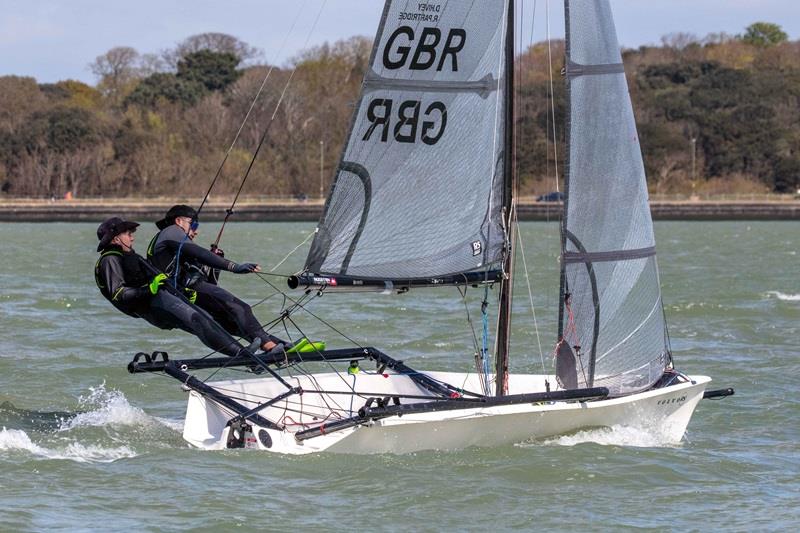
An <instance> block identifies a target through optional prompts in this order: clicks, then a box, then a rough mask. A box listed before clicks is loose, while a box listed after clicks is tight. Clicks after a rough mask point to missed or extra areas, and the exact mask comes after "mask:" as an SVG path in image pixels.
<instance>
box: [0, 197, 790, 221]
mask: <svg viewBox="0 0 800 533" xmlns="http://www.w3.org/2000/svg"><path fill="white" fill-rule="evenodd" d="M183 201H186V200H183ZM177 202H178V201H173V200H170V201H163V200H158V201H152V202H150V201H144V200H134V201H125V200H110V201H98V200H89V201H78V200H71V201H68V200H55V201H46V200H41V201H39V200H36V201H9V200H5V201H0V222H100V221H102V220H104V219H106V218H108V217H111V216H122V217H124V218H127V219H131V220H141V221H154V220H157V219H159V218H161V217H162V216H164V213H165V212H166V211H167V209H169V207H170V206H171V205H173V204H174V203H177ZM188 203H194V202H188ZM195 205H196V203H195ZM228 207H229V205H228V204H224V205H223V204H216V203H210V204H207V205H206V206H205V207H204V208H203V211H202V216H201V218H202V220H204V221H218V220H222V219H223V218H224V217H225V213H226V210H227V209H228ZM322 207H323V206H322V203H320V202H313V201H309V202H300V201H285V202H279V203H274V202H268V203H267V202H264V203H244V204H241V205H238V206H237V207H236V208H235V209H234V214H233V216H232V220H237V221H258V222H301V221H302V222H316V221H318V220H319V218H320V215H321V214H322ZM561 209H562V207H561V204H559V203H548V202H535V203H521V204H519V205H518V213H519V219H520V220H540V221H556V220H559V219H560V216H561ZM650 209H651V211H652V213H653V218H654V219H655V220H800V200H798V201H783V202H709V201H687V202H651V204H650Z"/></svg>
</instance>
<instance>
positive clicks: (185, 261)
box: [147, 205, 291, 352]
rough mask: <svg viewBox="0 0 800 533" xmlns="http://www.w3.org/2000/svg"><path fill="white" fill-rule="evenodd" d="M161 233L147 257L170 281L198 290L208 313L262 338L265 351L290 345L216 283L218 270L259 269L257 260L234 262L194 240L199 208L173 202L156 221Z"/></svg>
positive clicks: (233, 330) (240, 332) (234, 331)
mask: <svg viewBox="0 0 800 533" xmlns="http://www.w3.org/2000/svg"><path fill="white" fill-rule="evenodd" d="M156 226H157V227H158V229H159V230H161V231H159V233H157V234H156V236H155V237H153V240H152V241H150V245H149V246H148V247H147V259H148V261H150V263H151V264H152V265H153V266H155V267H156V268H157V269H158V270H160V271H161V272H164V273H165V274H167V275H168V276H169V278H170V279H169V281H168V283H172V284H173V286H175V287H177V288H179V289H191V290H194V291H197V301H196V302H195V304H196V305H197V306H199V307H201V308H202V309H204V310H205V311H207V312H208V313H209V314H211V316H212V317H214V319H215V320H216V321H217V322H218V323H219V324H220V325H221V326H222V327H224V328H225V330H226V331H227V332H228V333H230V334H231V335H235V336H241V337H244V338H245V339H247V340H248V341H250V342H253V341H254V340H255V339H257V338H258V339H261V340H262V345H261V348H262V349H263V350H264V351H267V352H270V351H273V350H274V351H276V352H277V351H280V350H283V349H290V348H291V345H284V344H283V343H282V341H281V340H280V339H278V338H277V337H274V336H272V335H270V334H269V333H267V332H266V331H265V330H264V328H263V327H262V326H261V323H260V322H259V321H258V319H256V317H255V316H254V315H253V310H252V309H251V307H250V306H249V305H248V304H247V303H246V302H244V301H242V300H240V299H239V298H237V297H236V296H234V295H233V294H231V293H230V292H228V291H226V290H225V289H223V288H222V287H219V286H218V285H217V284H216V283H217V279H218V275H219V271H222V270H225V271H229V272H233V273H235V274H248V273H251V272H260V271H261V268H260V267H259V265H257V264H255V263H235V262H233V261H229V260H228V259H225V258H224V254H223V253H222V250H220V249H219V248H217V249H216V250H215V251H214V252H211V251H209V250H206V249H205V248H202V247H201V246H199V245H197V244H195V243H194V242H193V240H194V238H195V236H196V235H197V228H198V226H199V221H198V219H197V211H195V210H194V208H192V207H190V206H188V205H174V206H172V207H171V208H170V209H169V211H167V214H166V215H164V218H162V219H161V220H159V221H158V222H156Z"/></svg>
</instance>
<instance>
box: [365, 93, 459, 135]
mask: <svg viewBox="0 0 800 533" xmlns="http://www.w3.org/2000/svg"><path fill="white" fill-rule="evenodd" d="M394 106H395V102H394V100H392V99H391V98H375V99H374V100H372V101H371V102H370V103H369V106H368V107H367V120H368V121H369V122H370V123H371V124H370V126H369V129H367V133H365V134H364V138H363V139H362V140H363V141H368V140H369V139H370V137H372V135H373V134H374V133H375V131H376V130H377V129H378V128H381V130H380V139H381V142H386V141H388V140H389V130H390V129H392V128H391V124H390V123H391V122H392V109H393V108H394ZM396 109H397V116H396V117H395V121H394V128H393V132H392V133H393V136H394V139H395V140H396V141H397V142H401V143H415V142H417V135H418V134H419V139H420V140H421V141H422V142H424V143H425V144H427V145H429V146H433V145H434V144H436V143H437V142H439V139H441V138H442V135H444V130H445V128H446V127H447V107H446V106H445V105H444V104H443V103H442V102H433V103H431V104H430V105H429V106H428V107H426V108H425V111H424V112H422V113H421V111H422V102H420V101H419V100H405V101H403V102H400V103H399V104H398V105H397V108H396ZM420 114H421V115H422V116H421V117H420ZM420 118H422V119H423V120H422V124H420Z"/></svg>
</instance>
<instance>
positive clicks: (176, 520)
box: [0, 222, 800, 531]
mask: <svg viewBox="0 0 800 533" xmlns="http://www.w3.org/2000/svg"><path fill="white" fill-rule="evenodd" d="M218 227H219V226H218V225H215V224H213V223H212V224H203V225H201V228H200V230H201V235H200V237H199V238H198V240H199V241H200V242H201V243H205V244H208V242H210V241H212V240H213V238H214V236H215V235H216V231H217V230H218ZM95 229H96V224H88V223H85V224H66V223H54V224H9V223H4V224H0V242H2V244H3V251H4V252H5V253H4V261H3V265H4V266H3V267H2V268H0V288H1V289H2V290H0V529H2V530H4V531H44V530H53V529H67V530H78V531H80V530H98V531H181V530H193V531H223V530H233V529H237V528H242V530H246V529H249V530H289V529H300V530H311V529H314V530H322V531H326V530H340V529H359V530H389V531H409V530H423V531H439V530H446V529H464V530H517V529H521V530H534V529H536V530H544V529H556V530H578V529H581V530H614V531H616V530H626V529H654V530H689V531H691V530H709V529H715V530H729V531H742V530H794V529H797V527H798V525H800V506H799V505H798V503H800V453H798V452H800V450H799V448H800V445H799V444H798V442H800V422H798V419H799V418H800V401H798V397H797V391H798V386H797V380H798V376H800V350H799V349H798V338H800V326H798V324H800V257H798V250H799V249H800V227H798V224H797V223H796V222H659V223H656V238H657V242H658V261H659V267H660V273H661V281H662V285H663V295H664V303H665V309H666V314H667V319H668V322H669V325H670V337H671V343H672V349H673V352H674V355H675V360H676V363H677V366H678V367H679V368H680V369H681V370H683V371H684V372H686V373H689V374H706V375H710V376H712V377H713V378H714V382H713V383H712V384H711V388H722V387H734V388H735V389H736V395H735V396H733V397H729V398H726V399H724V400H721V401H711V400H704V401H702V402H701V403H700V405H699V406H698V408H697V411H696V413H695V415H694V417H693V419H692V421H691V423H690V425H689V429H688V432H687V434H686V436H685V438H684V439H683V441H682V442H680V443H677V444H676V443H673V442H670V441H668V440H666V439H664V438H662V437H661V436H660V435H659V434H658V432H657V431H647V430H642V429H634V428H630V427H624V426H620V427H612V428H601V429H596V430H590V431H580V432H577V433H575V434H570V435H565V436H561V437H557V438H551V439H546V440H542V441H530V442H522V443H517V444H516V445H511V446H504V447H498V448H488V449H476V448H470V449H465V450H460V451H430V452H422V453H415V454H410V455H376V456H349V455H333V454H320V455H312V456H302V457H289V456H281V455H275V454H269V453H259V452H254V451H251V450H226V451H216V452H209V451H200V450H196V449H192V448H190V447H189V446H188V445H187V444H186V443H185V442H184V441H183V439H182V438H181V434H180V432H181V428H182V419H183V415H184V409H185V402H186V393H184V392H183V391H182V390H181V388H180V385H179V384H178V383H177V382H176V381H175V380H173V379H171V378H167V377H164V376H163V375H147V374H137V375H131V374H128V373H127V371H126V368H125V367H126V365H127V363H128V362H129V361H130V359H131V357H132V355H133V354H134V353H136V352H138V351H153V350H156V349H161V350H166V351H167V352H169V353H170V354H171V355H172V356H173V357H177V356H181V357H191V356H199V355H205V354H206V353H208V350H207V349H206V348H205V347H204V346H203V345H202V344H200V343H199V342H198V341H196V340H195V339H193V338H192V337H190V336H189V335H187V334H185V333H182V332H177V331H174V332H169V331H161V330H158V329H156V328H153V327H151V326H149V325H147V324H145V323H144V322H143V321H141V320H135V319H132V318H128V317H126V316H125V315H123V314H121V313H119V312H117V311H116V310H114V309H113V308H112V307H111V305H110V304H109V303H108V302H106V301H105V300H104V299H103V298H102V297H101V296H100V294H99V293H98V291H97V289H96V287H95V286H94V280H93V275H92V269H93V266H94V263H95V261H96V259H97V254H96V253H95V251H94V249H95V246H96V243H97V240H96V237H95ZM313 229H314V225H313V224H302V223H298V224H289V223H286V224H266V223H263V224H261V223H237V224H234V225H232V226H229V227H228V228H227V230H226V232H225V239H224V240H223V241H222V245H223V248H225V251H226V255H227V257H230V258H232V259H234V260H237V261H256V262H260V263H261V264H262V267H263V269H264V270H265V271H269V270H270V269H271V267H272V266H273V265H275V264H277V263H278V262H279V261H280V260H282V259H283V258H284V257H285V256H286V255H287V254H288V253H289V252H290V251H291V250H292V249H294V248H295V247H296V246H297V245H298V244H300V243H301V242H303V241H304V240H305V239H306V238H307V237H308V236H309V234H310V232H312V231H313ZM154 232H155V227H154V226H152V225H151V224H143V226H142V227H141V228H140V229H139V231H138V232H137V234H136V235H137V242H136V247H137V248H138V249H139V250H140V251H144V249H145V247H146V244H147V242H148V240H149V238H150V236H151V235H152V234H153V233H154ZM521 234H522V237H523V242H524V252H525V254H524V255H525V265H523V264H522V263H521V254H518V261H519V264H518V270H517V272H518V275H517V280H518V285H517V287H516V290H515V295H514V297H515V300H514V302H515V303H514V316H515V319H514V330H513V334H514V341H513V344H512V361H511V364H512V369H513V371H516V372H541V370H542V368H545V369H548V371H549V369H551V368H552V361H551V351H552V346H553V341H554V335H555V331H556V313H557V301H558V288H557V280H558V242H559V239H558V227H557V224H555V223H524V224H522V226H521ZM206 241H208V242H206ZM307 249H308V243H306V245H305V246H303V247H301V248H300V249H298V250H297V251H296V252H295V253H294V254H293V255H291V256H290V257H289V258H288V259H287V260H286V261H285V262H284V263H283V264H282V265H281V266H280V267H279V268H278V269H276V270H275V272H273V274H278V275H269V276H263V277H261V278H259V277H257V276H254V275H247V276H236V275H232V274H225V275H224V276H223V281H222V283H223V284H224V285H225V286H226V287H228V288H231V289H232V290H233V291H234V292H235V293H237V294H239V295H240V296H242V297H243V298H245V299H246V300H247V301H249V302H250V303H251V304H259V305H257V306H256V307H255V311H256V314H257V315H258V316H259V317H260V318H261V319H262V320H264V321H265V322H266V321H267V320H269V319H271V318H272V317H274V315H275V314H276V313H277V312H278V311H279V309H280V308H281V306H282V305H283V304H284V296H283V295H282V294H281V291H283V290H284V287H285V279H284V278H283V277H282V275H285V274H289V273H292V272H294V271H296V270H298V269H299V268H301V266H302V263H303V259H304V258H305V253H306V252H307ZM525 272H527V274H528V275H527V276H526V275H525ZM270 284H272V285H270ZM528 285H530V287H531V291H530V295H532V297H531V296H529V291H528ZM290 296H292V297H294V298H296V297H298V294H290ZM495 296H496V295H495V294H493V293H491V292H490V294H489V298H490V301H494V298H495ZM482 297H483V291H482V290H478V289H469V291H468V294H467V297H466V306H465V302H464V300H463V299H462V296H461V295H460V294H459V293H458V292H457V291H456V290H455V289H453V288H447V289H436V290H431V291H424V290H420V291H414V292H412V293H410V294H406V295H400V296H398V295H393V296H387V295H381V294H374V293H370V294H362V293H359V294H350V295H336V294H325V295H324V296H323V297H321V298H314V299H312V300H311V301H310V302H309V307H308V311H310V312H313V313H314V314H315V315H317V316H319V317H321V318H324V319H325V320H326V321H327V322H328V324H329V325H325V324H323V323H321V322H319V321H317V320H315V319H314V318H313V317H312V316H311V314H310V313H308V312H306V311H304V310H301V311H298V312H297V313H296V314H295V315H294V318H296V320H297V322H298V324H299V325H300V327H302V328H303V330H304V332H305V333H307V334H308V335H309V336H313V337H316V338H321V339H324V340H326V341H327V342H328V345H329V346H330V347H346V346H352V345H353V343H358V344H366V345H373V346H376V347H379V348H380V349H381V350H383V351H384V352H386V353H388V354H390V355H392V356H394V357H397V358H399V359H403V360H404V361H406V363H408V364H410V365H412V366H414V367H418V368H421V369H451V370H460V371H468V370H470V368H472V366H473V365H474V360H473V357H472V354H473V352H474V341H475V337H474V336H473V332H474V333H476V334H477V336H478V337H479V336H480V330H481V315H480V307H479V302H480V300H481V298H482ZM531 303H533V308H531ZM467 310H469V317H468V316H467V313H466V311H467ZM534 313H535V318H534ZM276 333H277V334H279V335H282V334H285V332H283V331H276ZM289 334H292V335H294V334H296V332H293V331H290V332H289Z"/></svg>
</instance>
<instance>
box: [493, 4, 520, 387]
mask: <svg viewBox="0 0 800 533" xmlns="http://www.w3.org/2000/svg"><path fill="white" fill-rule="evenodd" d="M504 75H505V87H504V91H503V101H504V102H503V105H504V111H505V132H504V139H503V141H504V155H503V165H504V169H503V178H504V181H503V227H504V229H505V232H506V249H505V257H504V259H503V272H504V273H505V276H506V277H505V279H504V280H503V281H502V282H501V283H500V312H499V316H498V318H497V356H496V358H495V381H496V386H495V394H496V395H497V396H504V395H505V394H507V393H508V355H509V345H510V341H511V300H512V295H513V289H514V277H513V269H514V231H515V218H516V217H515V213H514V209H515V202H514V193H515V192H516V190H515V189H516V182H515V176H514V161H513V159H514V152H513V150H514V0H509V1H508V14H507V20H506V42H505V73H504Z"/></svg>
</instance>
